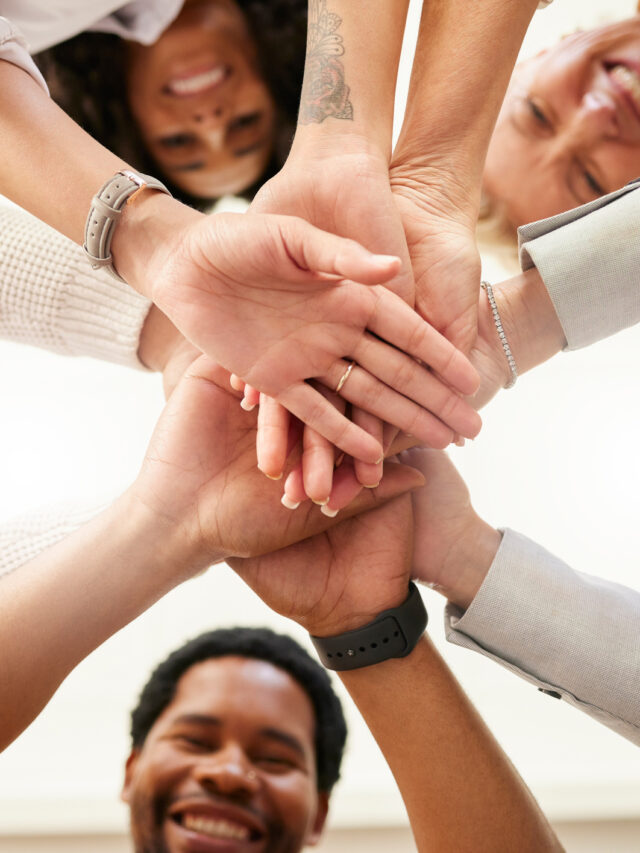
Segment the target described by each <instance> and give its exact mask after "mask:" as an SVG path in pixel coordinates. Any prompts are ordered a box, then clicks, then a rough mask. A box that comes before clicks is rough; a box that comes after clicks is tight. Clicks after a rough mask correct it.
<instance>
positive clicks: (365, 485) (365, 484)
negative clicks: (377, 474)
mask: <svg viewBox="0 0 640 853" xmlns="http://www.w3.org/2000/svg"><path fill="white" fill-rule="evenodd" d="M360 485H361V486H362V487H363V488H364V489H377V488H378V486H379V485H380V482H377V483H373V484H372V485H371V486H369V485H367V483H360Z"/></svg>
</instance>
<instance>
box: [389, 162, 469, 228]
mask: <svg viewBox="0 0 640 853" xmlns="http://www.w3.org/2000/svg"><path fill="white" fill-rule="evenodd" d="M390 184H391V188H392V190H393V192H394V193H396V194H397V195H400V196H404V197H406V198H408V199H409V200H410V201H412V202H413V203H414V204H417V205H418V207H420V208H421V209H422V210H423V212H424V214H425V215H426V216H432V217H434V219H436V220H438V221H441V220H442V219H446V220H449V221H451V222H453V223H457V224H459V225H460V226H462V227H463V228H464V229H466V230H468V231H470V232H472V233H475V228H476V223H477V221H478V213H479V210H480V197H481V192H480V176H479V175H477V176H476V175H474V174H473V173H471V170H470V169H469V168H466V167H463V166H459V167H458V166H455V165H454V164H453V163H452V160H451V158H449V157H445V158H442V159H440V158H437V157H436V158H432V159H431V158H430V159H427V158H426V157H402V158H399V157H398V156H397V154H396V152H394V155H393V158H392V161H391V168H390Z"/></svg>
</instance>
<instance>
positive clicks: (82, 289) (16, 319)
mask: <svg viewBox="0 0 640 853" xmlns="http://www.w3.org/2000/svg"><path fill="white" fill-rule="evenodd" d="M150 305H151V303H150V302H149V300H148V299H146V298H145V297H143V296H140V295H139V294H138V293H136V291H134V290H133V289H132V288H130V287H129V286H128V285H126V284H123V283H121V282H119V281H117V280H116V279H114V278H113V277H112V276H110V275H109V274H108V273H106V272H105V271H103V270H98V271H94V270H92V269H91V267H90V266H89V264H88V262H87V260H86V258H85V257H84V253H83V252H82V249H81V248H80V247H79V246H76V245H75V243H73V242H72V241H71V240H68V239H67V238H66V237H64V236H63V235H61V234H59V233H58V232H57V231H54V230H53V229H52V228H50V227H49V226H48V225H45V224H44V223H42V222H40V220H38V219H36V218H35V217H33V216H31V215H30V214H28V213H25V212H24V211H23V210H20V209H19V208H16V207H14V206H7V205H0V337H2V338H5V339H8V340H12V341H17V342H21V343H26V344H31V345H33V346H37V347H41V348H44V349H49V350H52V351H53V352H57V353H62V354H63V355H87V356H92V357H93V358H99V359H102V360H104V361H111V362H115V363H117V364H124V365H127V366H129V367H137V368H140V369H144V366H143V365H142V363H141V362H140V360H139V359H138V355H137V351H138V346H139V340H140V334H141V332H142V327H143V325H144V321H145V318H146V316H147V313H148V311H149V308H150Z"/></svg>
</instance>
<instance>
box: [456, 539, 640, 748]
mask: <svg viewBox="0 0 640 853" xmlns="http://www.w3.org/2000/svg"><path fill="white" fill-rule="evenodd" d="M445 631H446V635H447V639H448V640H449V641H450V642H452V643H455V644H456V645H458V646H463V647H464V648H467V649H472V650H474V651H477V652H480V654H483V655H485V656H486V657H489V658H491V659H492V660H494V661H496V662H497V663H500V664H502V665H503V666H504V667H506V668H507V669H509V670H510V671H511V672H513V673H515V674H516V675H519V676H520V677H521V678H524V679H525V680H526V681H528V682H529V683H531V684H533V685H535V686H536V687H538V688H539V689H540V690H542V691H544V692H546V693H549V694H550V695H551V696H552V697H553V696H554V697H556V698H558V699H559V698H562V699H564V700H565V701H567V702H568V703H569V704H571V705H573V706H574V707H576V708H579V709H580V710H581V711H584V712H585V713H587V714H589V715H590V716H591V717H594V718H595V719H596V720H598V722H600V723H603V724H604V725H606V726H608V727H609V728H611V729H613V730H614V731H616V732H618V734H621V735H622V736H623V737H626V738H628V739H629V740H630V741H632V742H633V743H635V744H638V745H640V593H638V592H636V591H634V590H632V589H628V588H627V587H624V586H620V585H619V584H615V583H609V582H607V581H604V580H601V579H600V578H596V577H592V576H590V575H586V574H581V573H580V572H576V571H574V570H573V569H571V568H570V567H569V566H568V565H566V563H563V562H562V560H560V559H558V558H557V557H554V556H553V554H550V553H549V552H548V551H546V550H545V549H544V548H542V547H541V546H540V545H537V544H536V543H535V542H532V541H531V540H530V539H527V538H526V537H524V536H521V535H520V534H519V533H515V532H513V531H511V530H505V531H504V535H503V539H502V544H501V546H500V548H499V550H498V553H497V554H496V557H495V560H494V562H493V564H492V566H491V568H490V570H489V573H488V574H487V577H486V578H485V580H484V583H483V584H482V586H481V587H480V589H479V591H478V593H477V595H476V597H475V598H474V600H473V601H472V603H471V605H470V606H469V608H468V609H467V610H466V611H462V610H460V608H458V607H456V606H455V605H452V604H449V605H448V606H447V608H446V610H445Z"/></svg>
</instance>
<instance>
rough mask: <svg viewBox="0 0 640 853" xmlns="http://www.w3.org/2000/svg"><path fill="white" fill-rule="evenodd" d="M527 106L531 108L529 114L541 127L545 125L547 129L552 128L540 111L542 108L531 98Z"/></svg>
mask: <svg viewBox="0 0 640 853" xmlns="http://www.w3.org/2000/svg"><path fill="white" fill-rule="evenodd" d="M526 100H527V106H528V107H529V112H530V113H531V115H532V116H533V118H534V119H535V120H536V122H537V123H538V124H540V125H544V126H545V127H550V122H549V119H548V118H547V116H546V115H545V114H544V112H543V111H542V110H541V109H540V107H539V106H538V105H537V104H536V102H535V101H532V100H531V98H527V99H526Z"/></svg>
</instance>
